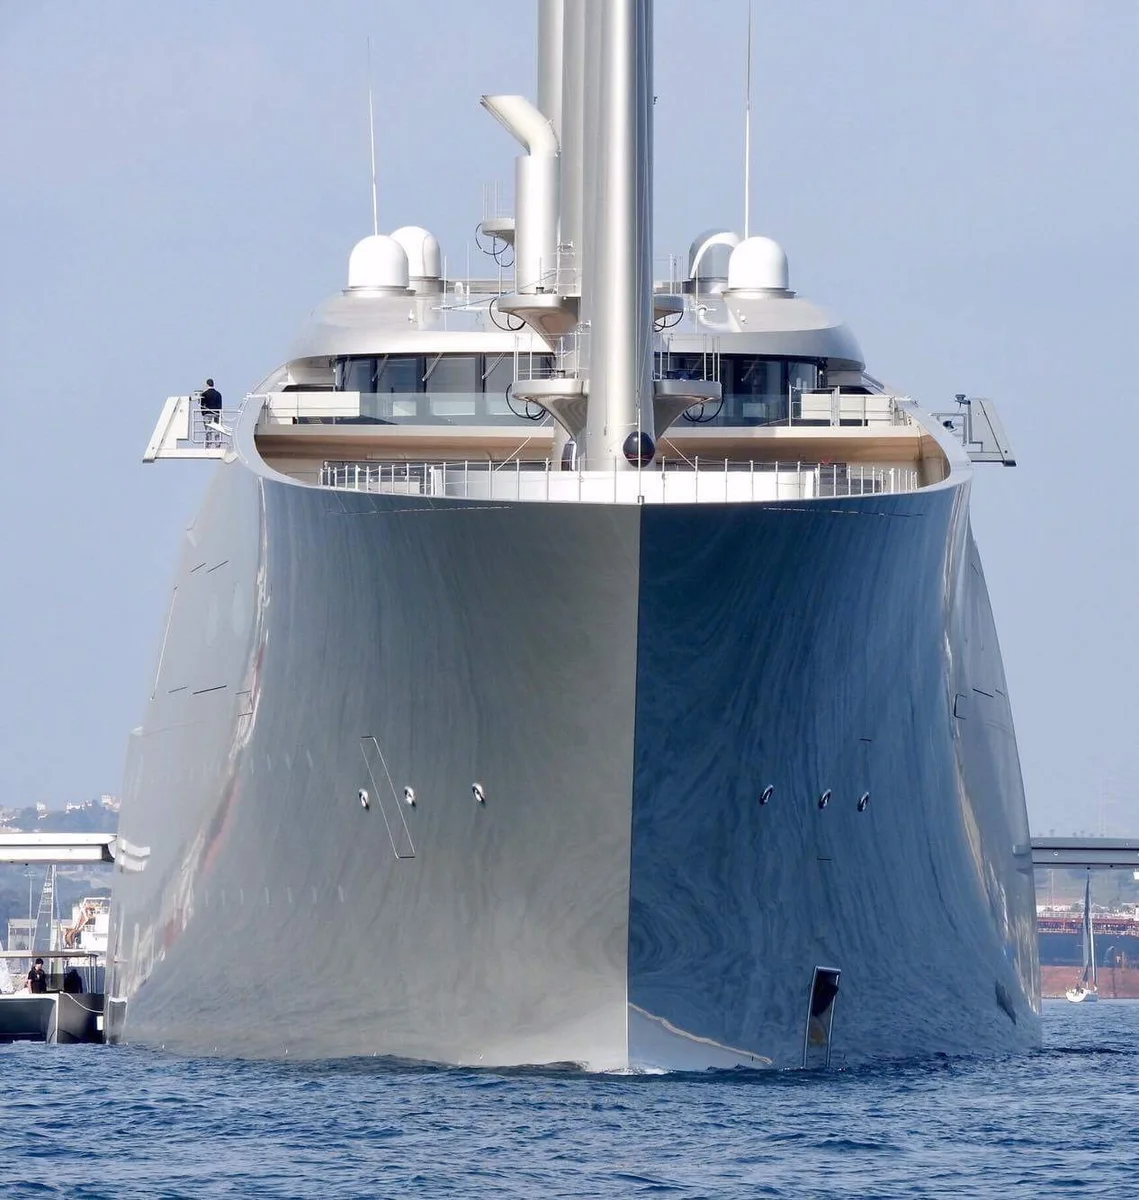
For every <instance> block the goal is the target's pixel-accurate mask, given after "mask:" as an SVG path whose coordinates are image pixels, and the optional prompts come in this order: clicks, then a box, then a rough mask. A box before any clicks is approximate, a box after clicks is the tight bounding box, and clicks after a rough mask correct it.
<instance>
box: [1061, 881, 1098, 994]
mask: <svg viewBox="0 0 1139 1200" xmlns="http://www.w3.org/2000/svg"><path fill="white" fill-rule="evenodd" d="M1083 950H1084V970H1083V974H1082V975H1081V976H1080V982H1079V983H1077V984H1076V986H1075V987H1070V988H1068V990H1067V991H1066V992H1065V993H1064V994H1065V995H1066V996H1067V998H1068V999H1069V1000H1070V1001H1071V1002H1072V1003H1073V1004H1090V1003H1091V1002H1092V1001H1093V1000H1098V999H1099V989H1098V988H1097V987H1096V963H1095V929H1094V928H1093V926H1092V877H1091V873H1090V872H1089V874H1088V877H1087V880H1086V882H1085V883H1084V936H1083Z"/></svg>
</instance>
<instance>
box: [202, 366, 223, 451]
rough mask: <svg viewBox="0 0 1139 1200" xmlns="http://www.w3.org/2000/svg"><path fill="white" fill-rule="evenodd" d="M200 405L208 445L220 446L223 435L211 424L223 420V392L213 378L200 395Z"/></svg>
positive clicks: (207, 382) (208, 381)
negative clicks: (216, 385)
mask: <svg viewBox="0 0 1139 1200" xmlns="http://www.w3.org/2000/svg"><path fill="white" fill-rule="evenodd" d="M198 407H199V408H200V409H201V410H202V424H203V425H204V426H205V429H206V445H207V446H220V445H221V435H220V434H219V433H218V431H217V429H215V428H211V426H215V425H217V424H218V423H219V422H220V421H221V392H219V391H218V390H217V388H216V387H214V381H213V380H212V379H207V380H206V390H205V391H204V392H202V394H201V395H200V396H199V397H198Z"/></svg>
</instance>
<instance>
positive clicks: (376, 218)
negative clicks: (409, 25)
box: [368, 35, 750, 233]
mask: <svg viewBox="0 0 1139 1200" xmlns="http://www.w3.org/2000/svg"><path fill="white" fill-rule="evenodd" d="M748 40H749V42H750V35H749V39H748ZM749 53H750V51H749ZM368 141H369V144H370V146H371V150H372V232H373V233H379V232H380V210H379V205H378V204H377V202H376V114H375V109H374V106H373V103H372V39H371V38H368Z"/></svg>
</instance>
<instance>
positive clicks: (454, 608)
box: [108, 0, 1039, 1070]
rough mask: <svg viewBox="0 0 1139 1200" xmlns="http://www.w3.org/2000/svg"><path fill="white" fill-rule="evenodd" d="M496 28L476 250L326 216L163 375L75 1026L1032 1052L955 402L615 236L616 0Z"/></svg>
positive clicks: (619, 26) (1017, 787)
mask: <svg viewBox="0 0 1139 1200" xmlns="http://www.w3.org/2000/svg"><path fill="white" fill-rule="evenodd" d="M538 41H539V71H538V88H537V103H534V102H532V101H531V100H530V99H529V98H526V97H522V96H513V95H511V96H504V95H488V96H486V97H484V98H483V101H482V103H483V106H484V108H485V109H486V110H487V112H488V113H489V114H490V115H491V116H492V117H494V118H495V119H496V120H497V121H498V122H499V124H500V125H502V126H503V127H504V128H505V130H506V131H507V132H508V133H509V134H510V135H511V136H512V137H513V138H514V139H515V140H516V141H517V142H518V143H520V145H521V149H522V153H521V156H520V157H519V158H518V159H517V162H516V165H515V211H514V213H513V214H512V215H500V214H494V215H488V216H487V217H486V218H485V219H484V221H483V223H482V225H481V227H480V239H481V240H482V242H483V244H484V245H485V246H486V247H487V249H488V250H489V251H491V254H492V259H493V265H491V264H490V263H488V270H487V274H486V275H485V276H484V277H482V278H478V277H475V278H460V279H456V278H453V277H450V276H448V275H447V274H446V273H445V271H444V269H443V263H444V261H445V260H444V258H443V254H442V251H441V248H440V245H439V242H438V241H437V239H436V238H435V237H434V236H433V235H432V233H431V232H430V231H429V230H427V229H424V228H422V227H420V226H416V225H405V226H402V227H400V228H398V229H395V230H394V231H393V232H391V233H388V234H385V233H380V232H376V231H373V232H372V233H370V234H368V235H367V236H365V237H363V238H362V239H361V240H360V241H359V242H358V243H357V244H356V245H355V247H354V248H353V249H352V250H351V253H350V255H349V257H348V264H347V278H346V281H345V282H346V286H345V288H344V289H343V291H341V292H339V293H338V294H336V295H334V296H333V297H331V298H330V299H329V300H327V301H326V302H325V303H324V304H323V305H322V306H321V307H320V308H318V309H317V310H316V312H315V313H314V315H313V316H312V318H311V319H310V320H309V321H308V322H307V323H306V324H305V325H304V327H303V329H302V330H301V332H300V334H299V336H298V337H297V339H296V341H295V343H294V344H293V346H292V348H291V350H290V351H289V352H288V354H287V356H286V357H285V358H284V359H283V360H282V361H281V362H279V363H278V364H276V365H274V366H273V367H272V368H271V369H270V371H269V373H268V374H267V375H266V377H265V378H264V379H263V381H262V382H261V383H260V384H259V385H257V386H256V387H255V388H254V389H253V390H252V392H251V393H250V394H249V395H248V396H247V398H246V399H245V401H244V403H243V404H242V405H241V406H240V408H239V409H235V410H234V411H226V412H222V413H220V414H218V413H216V412H213V411H212V410H210V411H209V412H203V411H202V407H201V405H200V403H198V402H197V401H196V400H195V398H194V397H193V396H191V395H185V394H184V395H178V396H172V397H170V398H169V399H168V400H167V401H166V404H165V406H164V407H163V410H162V414H161V416H160V418H159V421H158V424H157V426H156V428H155V430H154V434H153V436H152V438H151V441H150V443H149V445H148V446H147V450H146V454H145V458H146V459H147V460H148V461H154V460H161V459H171V458H173V459H187V458H198V459H203V460H214V462H215V464H216V468H215V474H214V478H213V482H212V486H211V488H210V491H209V494H208V496H207V498H206V500H205V503H204V506H203V508H202V510H201V511H200V513H199V514H198V515H197V517H196V518H195V520H194V521H193V523H192V525H191V526H190V528H189V529H188V530H187V531H186V532H185V534H184V536H183V539H182V550H181V558H180V562H179V566H178V570H177V575H176V578H175V581H174V587H173V590H172V594H171V598H170V604H169V608H168V612H167V616H166V621H165V625H164V631H163V635H162V638H161V642H160V645H159V647H158V651H157V656H156V657H157V666H156V669H155V671H154V674H153V676H152V677H151V679H150V680H149V681H148V686H147V702H146V712H145V719H144V721H143V723H142V724H141V726H140V727H139V728H138V729H137V730H136V731H135V732H134V733H133V734H132V736H131V738H130V745H129V749H128V756H127V768H126V780H125V784H124V796H123V802H122V811H121V817H120V834H121V837H120V842H119V853H118V855H117V860H116V876H115V884H114V903H113V916H112V931H111V944H112V954H111V959H112V968H111V983H110V986H109V988H108V992H109V996H110V1000H109V1022H110V1024H109V1032H110V1038H111V1040H129V1041H134V1042H141V1043H148V1044H154V1045H164V1046H166V1047H168V1048H178V1049H184V1050H187V1051H192V1052H205V1053H213V1052H215V1051H216V1052H218V1053H224V1054H239V1055H278V1056H283V1055H285V1054H287V1055H288V1056H289V1057H290V1058H295V1057H314V1058H323V1057H344V1056H350V1055H359V1054H367V1055H372V1054H379V1055H398V1056H400V1057H403V1058H411V1059H422V1060H431V1061H435V1062H445V1063H461V1064H471V1065H483V1066H498V1065H508V1064H540V1063H553V1062H561V1063H565V1062H570V1063H576V1064H580V1065H583V1066H585V1067H587V1068H590V1069H596V1070H609V1069H630V1068H633V1069H636V1068H657V1067H663V1068H697V1067H699V1068H703V1067H736V1066H753V1067H766V1066H776V1067H785V1066H792V1067H799V1066H802V1065H826V1064H827V1063H831V1062H835V1061H843V1062H854V1061H858V1060H862V1059H884V1058H892V1057H896V1056H901V1055H913V1054H926V1053H932V1052H949V1053H952V1052H965V1053H976V1052H979V1051H984V1050H986V1049H988V1050H993V1051H1002V1052H1003V1051H1007V1050H1010V1049H1017V1048H1026V1047H1030V1046H1033V1045H1035V1044H1036V1043H1037V1041H1038V1038H1039V1021H1038V1010H1039V970H1038V965H1037V957H1036V937H1035V898H1034V892H1033V881H1032V869H1031V852H1030V849H1029V831H1028V821H1027V816H1026V812H1025V803H1024V794H1023V788H1022V784H1021V775H1020V766H1019V761H1018V757H1017V749H1016V740H1015V736H1014V734H1013V721H1012V713H1011V708H1010V701H1009V695H1008V688H1007V684H1006V681H1005V675H1004V670H1003V666H1002V663H1001V656H1000V650H999V645H998V640H997V635H996V628H995V625H994V621H993V615H992V611H991V608H990V604H989V597H988V592H987V589H986V585H985V576H984V571H983V568H982V564H981V559H980V555H979V552H978V549H977V546H976V544H975V542H974V539H973V534H972V531H971V528H970V521H969V501H970V494H971V490H972V487H973V483H974V471H975V465H976V463H978V462H996V463H1010V464H1011V463H1012V461H1013V458H1012V455H1011V452H1010V451H1009V448H1008V446H1007V443H1006V442H1005V440H1004V437H1003V434H1002V432H1001V431H1000V427H999V422H998V421H997V420H996V417H995V413H994V410H993V408H992V405H991V404H990V403H989V402H987V401H985V400H981V399H979V398H969V399H967V398H966V397H964V396H962V397H960V402H959V403H958V404H957V405H956V406H955V407H954V406H953V405H952V404H951V406H950V409H951V411H949V412H948V413H946V412H940V413H939V412H937V411H936V410H935V409H933V408H931V407H929V406H925V405H923V404H921V403H919V402H918V401H916V400H914V399H913V398H911V397H909V396H907V395H906V394H905V393H903V392H901V391H899V390H898V389H894V388H889V387H887V386H885V385H883V384H882V383H881V382H879V380H878V379H877V378H876V377H875V376H874V375H873V374H872V373H871V372H870V371H869V370H868V369H867V364H866V362H865V358H864V355H863V352H862V349H861V347H860V346H859V344H858V341H857V339H856V338H855V336H854V334H853V333H852V332H851V330H850V329H849V328H848V327H847V326H846V325H845V324H844V323H843V322H842V321H841V320H839V319H837V318H836V317H834V316H832V315H830V314H829V313H828V312H827V311H826V310H824V309H823V308H821V307H819V306H818V305H817V304H815V303H814V302H812V301H811V300H809V299H807V298H805V297H803V296H801V295H799V294H798V293H797V292H796V291H795V290H793V288H792V280H791V276H790V268H789V264H788V259H787V255H786V254H785V252H784V251H783V249H782V248H781V246H780V245H779V244H778V243H777V241H775V240H774V239H773V238H770V237H765V236H756V235H753V234H751V233H750V230H748V229H747V228H746V227H745V229H744V231H743V234H741V233H740V232H739V231H737V230H732V229H727V228H722V227H721V228H712V229H710V230H708V231H705V232H703V233H698V234H696V236H695V237H694V238H693V241H692V247H691V251H690V253H689V255H688V260H687V269H686V270H684V269H681V270H680V272H679V277H678V278H670V279H658V280H654V279H653V277H652V273H651V272H652V262H653V242H652V178H653V176H652V146H653V83H652V5H651V3H650V2H649V0H604V2H603V3H602V2H601V0H542V3H541V4H540V6H539V39H538ZM661 136H667V130H664V131H662V133H661ZM460 258H461V255H453V256H452V257H451V259H450V261H451V262H455V261H457V260H458V259H460ZM899 962H904V963H908V964H917V963H921V964H923V966H922V967H921V968H917V967H913V968H912V969H911V970H910V971H909V972H908V974H907V977H906V980H905V986H904V987H901V988H899V987H898V986H884V983H885V981H887V980H891V981H894V982H895V983H896V980H897V964H898V963H899Z"/></svg>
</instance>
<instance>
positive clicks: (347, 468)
mask: <svg viewBox="0 0 1139 1200" xmlns="http://www.w3.org/2000/svg"><path fill="white" fill-rule="evenodd" d="M626 467H627V464H625V463H624V462H623V461H622V460H619V459H612V460H609V462H608V463H607V465H606V466H605V467H604V468H602V469H596V468H595V469H577V470H572V471H564V470H560V469H559V468H558V464H556V463H553V462H551V461H550V460H549V459H543V460H524V459H522V458H514V459H510V460H505V461H502V462H496V461H493V460H489V459H478V460H461V461H454V460H450V461H449V460H436V461H419V462H410V461H405V460H395V459H393V460H385V461H377V460H374V459H373V460H367V461H361V462H354V461H336V460H330V461H326V462H325V463H324V464H323V466H322V467H321V471H320V483H321V485H322V486H324V487H328V488H335V489H339V490H345V491H356V492H372V493H377V494H380V495H389V496H421V497H432V498H440V499H442V498H445V499H456V500H530V501H535V500H536V501H543V500H545V501H578V502H589V503H604V502H613V503H637V504H646V503H647V504H667V503H682V504H691V503H739V502H750V501H756V500H761V501H770V500H814V499H833V498H843V497H857V496H878V495H894V494H897V493H900V492H912V491H915V490H917V489H918V488H919V487H920V486H921V483H920V477H919V474H918V471H917V468H915V467H900V466H878V465H871V464H866V463H810V462H793V463H792V462H769V461H763V462H756V461H754V460H749V461H744V462H739V461H734V460H731V459H717V460H714V461H712V462H710V461H708V460H707V459H705V460H704V461H703V462H701V460H700V459H699V458H696V459H694V460H691V461H689V460H683V459H660V460H658V461H657V462H656V463H654V464H653V465H652V466H651V467H646V468H643V469H642V470H640V471H636V470H628V469H625V468H626Z"/></svg>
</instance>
